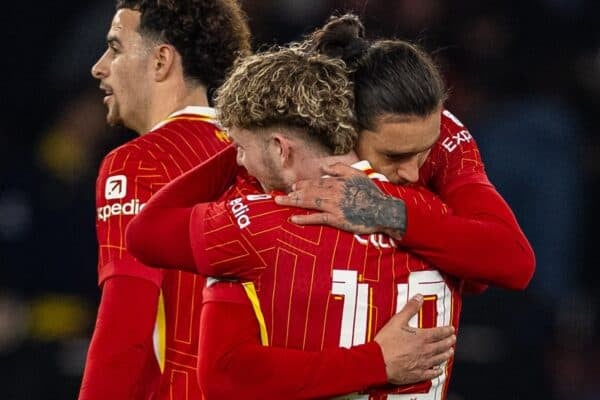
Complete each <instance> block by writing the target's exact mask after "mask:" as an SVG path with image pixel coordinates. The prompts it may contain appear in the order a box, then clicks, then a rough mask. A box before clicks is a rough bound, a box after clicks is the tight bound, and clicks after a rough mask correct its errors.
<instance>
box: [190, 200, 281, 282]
mask: <svg viewBox="0 0 600 400" xmlns="http://www.w3.org/2000/svg"><path fill="white" fill-rule="evenodd" d="M265 196H268V195H265ZM269 197H270V196H269ZM257 208H260V207H257V204H253V205H252V206H250V207H249V205H248V198H247V197H234V196H231V197H229V198H228V199H226V200H223V201H220V202H215V203H203V204H198V205H196V206H195V207H194V209H193V210H192V214H191V217H190V225H189V229H190V241H191V247H192V253H193V256H194V260H195V263H196V268H197V271H198V273H199V274H201V275H206V276H212V277H220V278H228V277H232V278H237V279H244V280H252V279H254V278H256V277H257V276H258V275H259V274H260V272H261V271H262V270H264V269H265V268H266V265H267V264H266V262H265V260H264V259H263V258H262V257H261V255H260V251H261V250H262V249H260V248H257V247H256V246H255V243H253V240H252V236H253V233H256V232H257V230H260V229H261V228H260V227H261V226H268V225H261V220H260V217H256V218H254V219H253V214H256V213H257V214H260V211H259V210H258V209H257Z"/></svg>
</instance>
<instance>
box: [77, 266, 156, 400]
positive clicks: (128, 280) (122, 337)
mask: <svg viewBox="0 0 600 400" xmlns="http://www.w3.org/2000/svg"><path fill="white" fill-rule="evenodd" d="M157 301H158V288H157V287H156V286H155V285H153V284H152V283H150V282H148V281H145V280H143V279H139V278H132V277H113V278H110V279H108V280H107V281H106V282H105V284H104V288H103V293H102V299H101V302H100V308H99V310H98V317H97V321H96V327H95V329H94V334H93V337H92V341H91V343H90V347H89V350H88V354H87V359H86V365H85V371H84V375H83V380H82V383H81V390H80V393H79V399H80V400H95V399H98V400H105V399H112V400H121V399H122V400H126V399H127V400H129V399H142V398H148V395H149V394H150V393H152V391H153V390H154V389H155V385H156V384H157V383H158V378H159V375H160V371H159V367H158V363H157V362H156V359H155V357H154V351H153V346H152V333H153V329H154V321H155V318H156V309H157Z"/></svg>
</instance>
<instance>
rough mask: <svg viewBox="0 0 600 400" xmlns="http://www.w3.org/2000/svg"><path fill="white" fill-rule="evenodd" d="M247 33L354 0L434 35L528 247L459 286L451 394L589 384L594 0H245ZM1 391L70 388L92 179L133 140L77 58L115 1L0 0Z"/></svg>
mask: <svg viewBox="0 0 600 400" xmlns="http://www.w3.org/2000/svg"><path fill="white" fill-rule="evenodd" d="M242 3H243V5H244V8H245V9H246V11H247V12H248V14H249V16H250V24H251V27H252V30H253V33H254V37H255V43H256V44H264V43H268V44H269V43H270V44H272V43H285V42H287V41H289V40H294V39H298V38H300V35H301V34H303V33H307V32H308V31H310V30H311V29H312V28H313V27H315V26H318V25H320V24H322V23H323V21H324V20H325V19H326V17H327V16H328V15H329V14H331V12H332V11H334V10H347V9H354V10H356V11H358V12H359V13H360V14H361V15H362V16H363V18H364V20H365V21H366V24H367V30H368V32H370V33H371V34H372V35H385V36H397V37H401V38H406V39H411V40H419V42H420V43H421V44H423V45H424V46H425V48H427V49H428V50H430V51H435V54H436V58H437V60H438V61H439V63H440V65H441V67H442V70H443V72H444V75H445V77H446V80H447V82H448V85H449V87H450V90H451V95H450V100H449V102H448V107H449V109H450V110H452V111H453V112H454V113H455V114H456V115H457V116H458V117H459V118H460V119H461V120H462V121H463V122H464V123H465V124H466V125H467V126H468V127H469V128H470V130H471V133H472V134H473V135H474V136H475V138H476V139H477V140H478V143H479V145H480V147H481V151H482V155H483V158H484V161H485V162H486V166H487V170H488V174H489V176H490V178H491V179H492V181H493V182H494V183H495V184H496V186H497V187H498V189H499V191H500V192H501V193H502V194H503V195H504V196H505V198H506V199H507V200H508V201H509V203H510V204H511V205H512V206H513V209H514V211H515V212H516V214H517V217H518V218H519V221H520V222H521V225H522V227H523V229H524V231H525V233H526V234H527V235H528V237H529V239H530V241H531V243H532V245H533V247H534V249H535V251H536V255H537V271H536V275H535V277H534V279H533V282H532V284H531V287H530V288H529V289H527V290H526V291H525V292H522V293H515V292H508V291H504V290H490V291H488V292H487V293H486V294H484V295H482V296H479V297H468V298H466V300H465V306H464V313H463V317H462V327H461V331H460V335H459V340H458V352H457V362H456V366H455V369H454V374H453V377H452V383H451V386H450V394H451V396H450V397H449V400H459V399H572V398H576V399H583V400H587V399H589V400H591V399H599V398H600V383H599V381H598V377H599V376H600V367H599V364H598V362H597V360H598V358H599V357H600V335H599V333H600V321H599V316H600V311H599V306H600V294H599V293H600V291H599V290H598V287H599V286H600V280H599V279H598V277H597V276H598V275H600V274H598V273H596V271H595V270H596V269H597V267H598V266H599V264H600V263H599V262H600V257H599V255H598V253H596V251H595V250H596V248H597V246H596V239H595V233H596V231H597V226H598V223H599V222H600V218H599V217H600V215H599V212H598V207H597V206H596V205H597V204H599V200H600V189H599V188H600V185H599V183H600V138H599V137H598V128H597V123H596V117H597V114H598V111H600V28H598V16H599V15H600V4H599V3H598V2H597V1H595V0H529V1H516V0H505V1H500V0H492V1H477V0H463V1H458V0H455V1H450V0H369V1H366V0H354V1H352V0H246V1H243V2H242ZM4 8H5V10H4V12H3V16H2V17H0V18H1V20H2V31H3V32H2V33H3V35H2V36H3V38H2V46H3V50H4V52H3V59H2V61H3V62H2V72H3V73H2V79H1V80H0V85H2V93H3V96H2V97H1V100H0V102H1V107H0V110H1V112H2V124H1V125H0V398H2V399H15V400H17V399H18V400H20V399H71V398H75V396H76V393H77V390H78V386H79V382H80V378H81V372H82V368H83V361H84V357H85V350H86V349H87V345H88V340H89V336H90V334H91V330H92V328H93V322H94V317H95V311H96V306H97V303H98V298H99V291H98V289H97V287H96V247H95V237H94V218H95V210H94V179H95V175H96V172H97V168H98V165H99V161H100V160H101V158H102V156H103V155H104V154H105V153H106V152H107V151H108V150H109V149H111V148H113V147H115V146H117V145H118V144H120V143H122V142H124V141H126V140H129V139H130V138H132V137H133V136H132V134H131V133H130V132H128V131H126V130H123V129H120V130H119V129H112V130H111V129H109V128H107V127H106V126H105V121H104V116H105V109H104V106H103V105H102V102H101V97H102V95H101V93H100V91H99V90H98V88H97V86H98V84H97V82H95V81H94V80H93V79H92V78H91V76H90V74H89V70H90V67H91V65H92V64H93V62H94V61H95V60H96V58H97V57H98V56H99V55H100V54H101V52H102V51H103V49H104V46H105V43H104V37H105V34H106V30H107V28H108V26H109V24H110V19H111V17H112V14H113V2H112V1H99V0H96V1H88V2H76V1H74V0H71V1H69V0H57V1H54V2H48V3H45V4H43V5H40V4H37V3H36V4H29V3H27V2H18V3H9V4H4Z"/></svg>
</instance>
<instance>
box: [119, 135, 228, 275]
mask: <svg viewBox="0 0 600 400" xmlns="http://www.w3.org/2000/svg"><path fill="white" fill-rule="evenodd" d="M235 156H236V151H235V149H234V148H233V147H232V146H229V147H226V148H225V149H223V150H222V151H220V152H219V153H217V154H215V155H214V156H213V157H211V158H210V159H208V160H206V161H205V162H203V163H201V164H199V165H198V166H196V167H194V168H192V169H191V170H190V171H188V172H187V173H186V174H183V175H181V176H180V177H178V178H177V179H175V180H174V181H173V182H171V183H170V184H169V185H168V186H166V187H165V189H164V190H161V191H159V192H158V193H157V194H156V196H154V197H153V198H152V200H151V201H150V202H148V204H147V205H146V206H145V207H144V209H143V210H142V211H141V213H140V216H139V218H134V219H133V220H132V221H131V223H130V224H129V226H128V227H127V231H126V239H127V240H126V242H127V248H128V250H129V251H130V252H132V253H133V254H135V256H136V258H137V259H138V260H140V261H142V262H144V263H146V264H148V265H154V266H160V267H163V268H178V269H184V270H187V271H193V272H195V271H196V267H195V264H194V258H193V256H192V253H191V248H190V246H189V243H190V240H189V233H188V229H189V228H188V226H189V223H188V221H189V218H190V213H191V207H192V206H193V205H195V204H196V203H198V202H199V201H210V200H214V199H217V198H218V197H219V196H220V195H221V194H222V193H223V191H225V189H226V187H227V186H228V185H230V184H231V182H232V180H233V178H234V177H235V174H236V172H238V167H237V165H236V163H235ZM156 227H160V231H157V229H156ZM148 232H154V233H155V234H154V235H150V234H148Z"/></svg>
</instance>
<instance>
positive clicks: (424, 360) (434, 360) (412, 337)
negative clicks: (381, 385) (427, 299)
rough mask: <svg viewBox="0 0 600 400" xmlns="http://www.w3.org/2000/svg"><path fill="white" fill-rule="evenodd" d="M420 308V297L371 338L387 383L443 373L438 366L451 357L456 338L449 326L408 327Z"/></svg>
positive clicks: (411, 301) (408, 381)
mask: <svg viewBox="0 0 600 400" xmlns="http://www.w3.org/2000/svg"><path fill="white" fill-rule="evenodd" d="M422 305H423V296H421V295H420V294H418V295H416V296H414V297H413V298H412V299H410V300H409V302H408V303H407V304H406V305H405V306H404V308H403V309H402V310H400V312H399V313H398V314H396V315H394V316H393V317H392V319H390V320H389V321H388V322H387V324H385V326H384V327H383V328H381V330H380V331H379V332H378V333H377V335H376V336H375V341H376V342H377V343H378V344H379V346H381V351H382V352H383V360H384V362H385V370H386V373H387V376H388V381H389V382H390V383H393V384H395V385H405V384H409V383H416V382H421V381H425V380H431V379H433V378H435V377H438V376H440V375H441V374H442V373H443V369H442V368H440V364H442V363H443V362H444V361H447V360H448V359H449V358H450V357H452V355H453V354H454V348H453V346H454V344H455V343H456V336H455V335H454V328H453V327H452V326H443V327H438V328H429V329H417V328H412V327H409V326H408V321H409V320H410V319H411V317H412V316H413V315H415V314H417V313H418V312H419V309H420V308H421V306H422Z"/></svg>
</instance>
